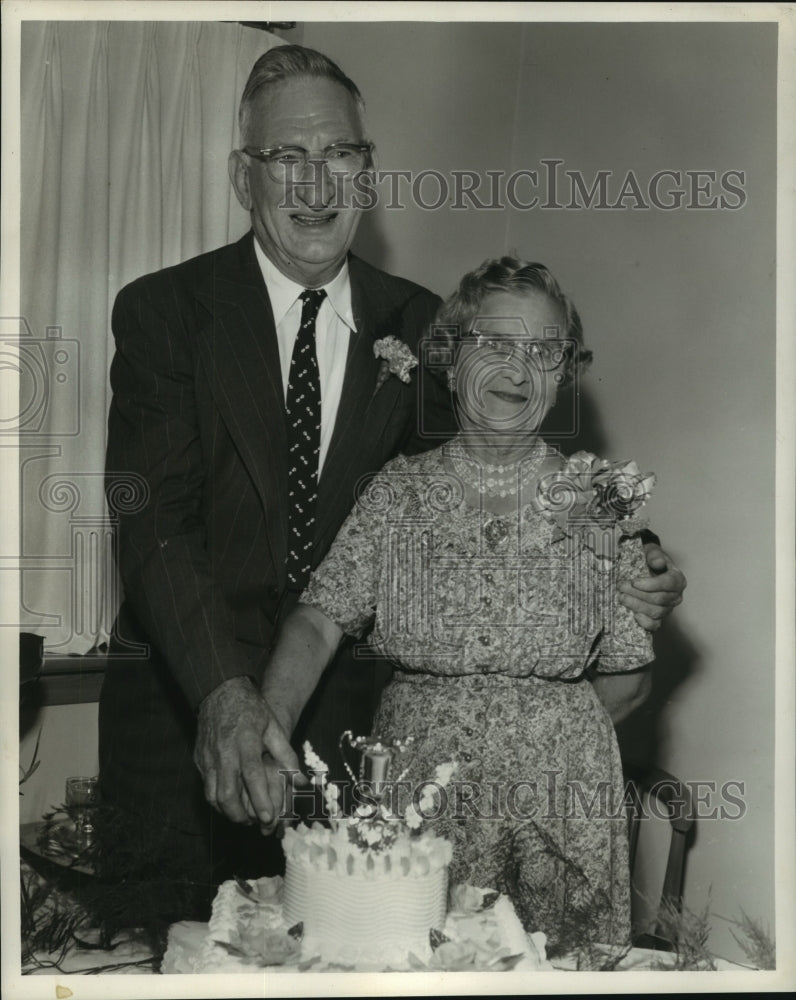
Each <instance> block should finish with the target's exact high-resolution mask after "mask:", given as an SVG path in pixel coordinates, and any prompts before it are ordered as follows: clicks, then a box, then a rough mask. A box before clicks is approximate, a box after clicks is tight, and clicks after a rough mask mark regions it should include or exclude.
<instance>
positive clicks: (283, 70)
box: [238, 45, 365, 146]
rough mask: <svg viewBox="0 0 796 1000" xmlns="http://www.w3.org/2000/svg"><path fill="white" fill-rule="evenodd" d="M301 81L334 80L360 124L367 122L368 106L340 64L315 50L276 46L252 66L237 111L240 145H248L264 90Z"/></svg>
mask: <svg viewBox="0 0 796 1000" xmlns="http://www.w3.org/2000/svg"><path fill="white" fill-rule="evenodd" d="M299 77H319V78H321V79H325V80H333V81H334V82H335V83H339V84H340V86H341V87H344V88H345V89H346V90H347V91H348V93H349V94H350V95H351V97H352V98H353V99H354V103H355V104H356V106H357V111H358V112H359V117H360V121H364V115H365V102H364V101H363V100H362V95H361V94H360V92H359V88H358V87H357V85H356V84H355V83H354V81H353V80H352V79H350V77H347V76H346V75H345V73H344V72H343V71H342V70H341V69H340V67H339V66H338V65H337V63H335V62H332V60H331V59H330V58H329V57H328V56H325V55H324V54H323V53H322V52H316V51H315V49H305V48H304V46H303V45H277V46H275V47H274V48H272V49H269V50H268V51H267V52H264V53H263V54H262V55H261V56H260V58H259V59H258V60H257V62H256V63H255V64H254V66H252V71H251V73H249V79H248V80H247V81H246V86H245V87H244V88H243V96H242V97H241V99H240V109H239V111H238V124H239V126H240V134H241V141H242V143H243V145H244V146H245V145H247V144H248V143H249V127H250V124H251V123H250V120H249V119H250V115H251V109H252V105H253V104H254V102H255V100H256V99H257V97H258V95H259V94H260V92H261V91H262V90H263V88H264V87H268V86H272V85H274V84H277V83H284V82H285V81H286V80H295V79H297V78H299Z"/></svg>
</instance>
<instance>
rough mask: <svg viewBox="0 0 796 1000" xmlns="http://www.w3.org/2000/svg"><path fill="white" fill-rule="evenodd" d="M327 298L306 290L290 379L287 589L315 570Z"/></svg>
mask: <svg viewBox="0 0 796 1000" xmlns="http://www.w3.org/2000/svg"><path fill="white" fill-rule="evenodd" d="M325 296H326V292H325V291H324V290H323V289H322V288H306V289H305V290H304V291H303V292H302V293H301V295H300V296H299V298H300V299H301V301H302V303H303V307H302V310H301V324H300V325H299V331H298V335H297V337H296V343H295V344H294V345H293V357H292V358H291V361H290V373H289V375H288V381H287V400H286V404H285V408H286V411H287V448H288V451H287V458H288V477H287V482H288V544H287V583H288V587H291V588H295V589H303V588H304V585H305V584H306V582H307V579H308V577H309V574H310V567H311V560H312V545H313V540H314V536H315V508H316V505H317V501H318V455H319V453H320V450H321V381H320V377H319V375H318V357H317V355H316V353H315V321H316V319H317V317H318V310H319V309H320V308H321V303H322V302H323V300H324V298H325Z"/></svg>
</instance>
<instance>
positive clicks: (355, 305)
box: [316, 257, 401, 543]
mask: <svg viewBox="0 0 796 1000" xmlns="http://www.w3.org/2000/svg"><path fill="white" fill-rule="evenodd" d="M368 272H369V273H368ZM349 275H350V280H351V305H352V311H353V314H354V323H355V325H356V332H355V333H352V335H351V338H350V340H349V345H348V358H347V360H346V371H345V379H344V381H343V391H342V394H341V396H340V405H339V407H338V410H337V419H336V420H335V426H334V433H333V434H332V440H331V443H330V445H329V451H328V454H327V456H326V461H325V463H324V467H323V473H322V475H321V479H320V483H319V487H318V531H317V534H316V539H317V540H318V543H321V542H322V541H323V540H324V538H325V536H326V534H327V532H328V531H329V530H330V528H331V526H333V525H334V526H337V525H339V524H340V522H341V520H342V519H343V518H344V517H345V515H346V514H347V513H348V512H349V511H350V510H351V508H352V507H353V505H354V494H353V492H352V490H353V487H354V486H355V483H353V482H352V479H351V468H352V466H354V465H355V464H356V461H357V457H358V455H359V454H360V453H361V451H362V447H363V443H364V442H366V441H374V440H378V439H379V438H380V437H381V434H382V430H383V428H384V426H385V424H386V423H387V422H388V421H389V419H390V417H391V416H392V413H393V411H394V410H395V407H396V405H397V403H398V400H399V398H400V391H399V389H400V385H401V383H400V382H399V381H398V379H388V381H387V382H386V383H385V384H384V385H383V386H381V387H380V388H379V391H378V392H377V393H376V394H375V395H374V389H375V387H376V381H377V377H378V374H379V370H380V368H381V360H380V359H379V358H377V357H376V355H375V354H374V352H373V344H374V342H375V341H376V340H378V339H379V337H386V336H387V335H388V334H389V333H390V332H392V333H395V332H396V331H395V330H392V331H391V330H390V329H388V327H389V326H390V320H391V315H392V314H393V312H394V310H395V308H396V304H397V303H396V301H394V295H390V289H389V288H388V287H387V286H386V284H385V283H383V282H381V281H379V280H378V272H373V271H372V270H371V269H367V272H366V271H365V269H364V268H362V266H361V263H360V261H358V260H357V258H356V257H351V258H350V259H349ZM371 275H375V276H376V280H374V278H373V277H371Z"/></svg>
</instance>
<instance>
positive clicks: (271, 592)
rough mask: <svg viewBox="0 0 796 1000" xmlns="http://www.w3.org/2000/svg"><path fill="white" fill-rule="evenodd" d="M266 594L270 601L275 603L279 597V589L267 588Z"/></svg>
mask: <svg viewBox="0 0 796 1000" xmlns="http://www.w3.org/2000/svg"><path fill="white" fill-rule="evenodd" d="M265 594H266V597H268V598H269V599H270V600H272V601H275V600H276V599H277V597H279V587H266V588H265Z"/></svg>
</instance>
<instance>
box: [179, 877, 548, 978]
mask: <svg viewBox="0 0 796 1000" xmlns="http://www.w3.org/2000/svg"><path fill="white" fill-rule="evenodd" d="M243 885H246V889H243V888H242V887H241V884H239V883H236V882H224V884H223V885H221V886H220V887H219V890H218V894H217V896H216V898H215V900H214V902H213V915H212V917H211V918H210V923H209V924H199V923H190V922H183V923H179V924H174V925H173V926H172V927H171V928H170V930H169V940H168V948H167V950H166V954H165V956H164V959H163V965H162V968H161V971H162V972H163V973H166V974H173V973H194V974H205V973H210V974H212V973H224V974H229V973H245V972H249V973H253V972H260V971H261V970H263V969H268V971H269V972H272V973H277V972H328V971H353V972H370V971H396V972H402V971H413V970H415V971H495V972H498V971H504V970H506V971H508V970H510V969H517V970H520V971H539V970H543V969H551V968H552V966H551V965H550V963H549V962H548V961H547V959H546V956H545V936H544V934H541V933H536V934H530V935H529V934H526V933H525V930H524V929H523V927H522V924H521V923H520V921H519V918H518V917H517V914H516V913H515V911H514V907H513V906H512V904H511V900H510V899H509V898H508V897H507V896H504V895H499V894H498V893H496V892H492V891H490V890H485V889H477V888H475V887H474V886H469V885H457V886H454V887H453V889H452V890H451V893H450V909H449V911H448V913H447V915H446V917H445V920H444V924H443V927H442V933H441V934H440V933H438V932H437V931H434V932H433V934H432V935H430V937H429V939H430V938H431V936H433V937H434V938H435V943H436V948H434V949H433V950H432V949H431V947H428V948H426V947H425V946H424V947H423V949H422V950H423V953H424V955H425V956H426V959H425V960H424V959H421V958H420V957H419V956H418V955H417V954H416V953H415V952H414V951H411V950H410V949H408V948H406V949H402V948H401V947H400V945H399V944H398V943H397V940H396V941H393V942H391V943H390V945H389V949H390V951H391V952H392V961H388V960H387V958H386V956H385V957H384V958H380V959H378V960H376V961H373V960H371V961H365V959H364V958H360V959H359V960H358V961H356V962H353V961H351V959H350V954H351V952H350V949H348V954H349V959H348V960H347V961H344V960H343V954H342V952H343V948H341V949H340V952H338V953H337V954H336V955H330V956H329V957H328V958H327V959H326V960H324V959H322V958H321V956H320V955H319V954H314V955H310V951H311V950H312V949H310V948H308V947H307V945H308V943H309V939H307V938H305V939H302V938H301V936H300V931H299V930H298V929H297V928H296V927H295V925H292V924H291V923H290V920H289V919H288V918H287V917H286V914H285V911H284V907H283V906H282V899H283V895H284V891H285V886H284V883H283V880H282V879H281V878H261V879H258V880H256V881H253V882H251V883H243ZM373 886H374V889H376V887H377V886H378V883H373ZM373 909H378V906H377V905H374V906H373ZM349 912H350V911H349ZM337 913H338V917H337V924H338V925H340V926H342V927H343V928H347V930H348V932H349V933H350V934H352V935H353V934H355V933H359V927H358V926H357V922H356V921H353V922H351V921H349V920H348V919H347V915H346V909H345V907H340V906H338V909H337ZM342 933H343V934H344V935H345V934H346V931H345V930H343V932H342ZM348 940H349V942H350V941H352V940H356V939H355V938H353V937H350V938H349V939H348ZM323 950H325V949H323ZM398 952H400V953H401V954H400V957H398Z"/></svg>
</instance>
